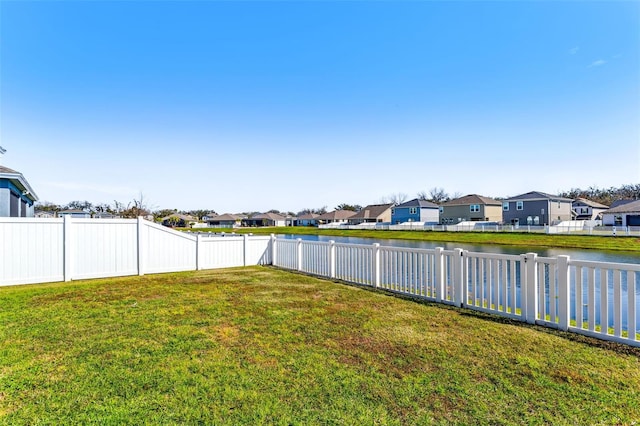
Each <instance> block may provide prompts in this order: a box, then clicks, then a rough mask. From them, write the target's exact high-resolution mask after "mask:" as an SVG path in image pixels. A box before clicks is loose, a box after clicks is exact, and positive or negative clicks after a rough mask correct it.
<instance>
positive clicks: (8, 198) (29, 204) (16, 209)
mask: <svg viewBox="0 0 640 426" xmlns="http://www.w3.org/2000/svg"><path fill="white" fill-rule="evenodd" d="M5 152H7V151H6V150H5V149H4V148H2V147H1V146H0V159H1V158H2V156H3V155H4V153H5ZM36 201H38V196H37V195H36V193H35V192H34V190H33V188H31V185H29V182H27V180H26V179H25V178H24V176H22V173H19V172H17V171H15V170H12V169H10V168H8V167H4V166H3V165H2V164H1V163H0V217H33V216H34V209H33V205H34V204H35V202H36Z"/></svg>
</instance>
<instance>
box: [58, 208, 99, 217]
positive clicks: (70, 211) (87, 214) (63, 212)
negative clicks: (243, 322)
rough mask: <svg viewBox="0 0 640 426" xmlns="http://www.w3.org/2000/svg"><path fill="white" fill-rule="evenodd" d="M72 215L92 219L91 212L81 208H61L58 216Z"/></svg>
mask: <svg viewBox="0 0 640 426" xmlns="http://www.w3.org/2000/svg"><path fill="white" fill-rule="evenodd" d="M65 216H71V217H73V218H76V219H90V218H91V212H87V211H84V210H79V209H68V210H60V211H59V212H58V217H65Z"/></svg>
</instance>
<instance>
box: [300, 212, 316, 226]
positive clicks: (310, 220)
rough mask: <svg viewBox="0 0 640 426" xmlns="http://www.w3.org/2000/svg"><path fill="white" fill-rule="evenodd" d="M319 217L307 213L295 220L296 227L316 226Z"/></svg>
mask: <svg viewBox="0 0 640 426" xmlns="http://www.w3.org/2000/svg"><path fill="white" fill-rule="evenodd" d="M317 217H318V215H317V214H315V213H305V214H301V215H300V216H298V217H297V218H296V220H295V223H294V226H316V225H317V224H318V221H317Z"/></svg>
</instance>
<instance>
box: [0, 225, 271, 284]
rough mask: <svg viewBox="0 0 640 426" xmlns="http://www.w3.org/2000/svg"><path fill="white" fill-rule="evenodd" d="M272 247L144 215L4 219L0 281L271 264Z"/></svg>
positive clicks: (266, 239) (265, 239) (268, 241)
mask: <svg viewBox="0 0 640 426" xmlns="http://www.w3.org/2000/svg"><path fill="white" fill-rule="evenodd" d="M270 245H271V238H270V237H260V236H247V235H245V236H225V237H215V236H213V237H209V236H206V235H202V234H201V235H193V234H188V233H184V232H177V231H174V230H172V229H170V228H167V227H164V226H160V225H157V224H155V223H152V222H149V221H146V220H143V219H141V218H139V219H72V218H70V217H68V216H67V217H65V218H64V219H62V218H55V219H40V218H0V285H13V284H31V283H41V282H53V281H70V280H72V279H73V280H77V279H84V278H101V277H114V276H124V275H143V274H149V273H159V272H176V271H191V270H199V269H214V268H227V267H233V266H246V265H259V264H270V263H271V257H270V255H271V250H270Z"/></svg>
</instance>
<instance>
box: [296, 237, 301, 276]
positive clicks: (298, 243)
mask: <svg viewBox="0 0 640 426" xmlns="http://www.w3.org/2000/svg"><path fill="white" fill-rule="evenodd" d="M296 264H297V269H298V271H302V238H298V239H297V240H296Z"/></svg>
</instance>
